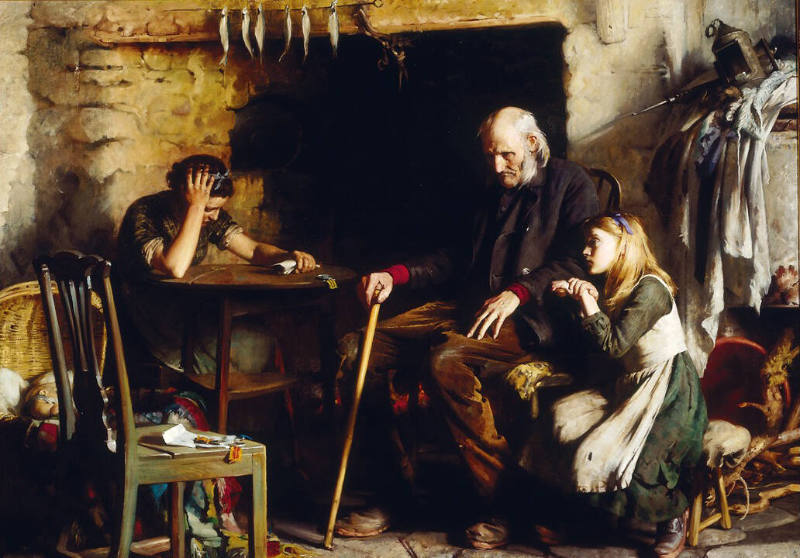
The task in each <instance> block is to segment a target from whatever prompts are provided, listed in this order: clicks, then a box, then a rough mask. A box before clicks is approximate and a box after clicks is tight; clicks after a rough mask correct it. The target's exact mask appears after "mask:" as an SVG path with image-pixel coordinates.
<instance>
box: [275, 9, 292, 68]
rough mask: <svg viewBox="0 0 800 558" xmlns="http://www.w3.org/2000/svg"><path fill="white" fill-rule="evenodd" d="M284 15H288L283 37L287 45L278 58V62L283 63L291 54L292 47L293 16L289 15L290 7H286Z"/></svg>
mask: <svg viewBox="0 0 800 558" xmlns="http://www.w3.org/2000/svg"><path fill="white" fill-rule="evenodd" d="M283 11H284V13H285V14H286V21H285V22H284V24H283V37H284V39H285V40H286V44H285V45H284V47H283V52H282V53H281V55H280V56H279V57H278V62H281V61H282V60H283V58H284V56H286V55H287V54H288V53H289V47H291V46H292V16H291V14H290V13H289V5H288V4H287V5H286V7H285V8H284V9H283Z"/></svg>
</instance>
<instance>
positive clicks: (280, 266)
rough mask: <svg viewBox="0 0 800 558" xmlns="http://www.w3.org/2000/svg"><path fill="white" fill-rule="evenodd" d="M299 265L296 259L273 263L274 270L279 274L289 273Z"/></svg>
mask: <svg viewBox="0 0 800 558" xmlns="http://www.w3.org/2000/svg"><path fill="white" fill-rule="evenodd" d="M296 267H297V262H296V261H295V260H283V261H282V262H278V263H276V264H272V267H271V268H270V269H272V271H274V272H275V273H277V274H278V275H289V274H290V273H291V272H292V271H294V270H295V268H296Z"/></svg>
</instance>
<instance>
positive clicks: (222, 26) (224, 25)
mask: <svg viewBox="0 0 800 558" xmlns="http://www.w3.org/2000/svg"><path fill="white" fill-rule="evenodd" d="M219 42H220V43H222V52H223V55H222V58H221V59H220V61H219V65H220V66H225V65H227V64H228V49H229V48H230V41H229V40H228V8H222V17H220V18H219Z"/></svg>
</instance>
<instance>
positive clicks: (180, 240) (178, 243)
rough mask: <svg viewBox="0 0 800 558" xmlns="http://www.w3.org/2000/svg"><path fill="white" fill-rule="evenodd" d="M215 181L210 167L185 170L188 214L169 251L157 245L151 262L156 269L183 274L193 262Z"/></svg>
mask: <svg viewBox="0 0 800 558" xmlns="http://www.w3.org/2000/svg"><path fill="white" fill-rule="evenodd" d="M213 183H214V181H213V180H212V179H211V178H210V176H209V171H208V167H204V168H198V169H194V171H192V170H191V169H190V170H189V171H188V172H187V173H186V189H185V192H184V196H185V198H186V201H187V202H188V207H187V208H186V215H184V217H183V223H181V228H180V230H179V231H178V235H177V236H176V237H175V240H174V241H173V242H172V244H170V246H169V248H167V249H166V250H164V249H163V247H158V248H157V249H156V251H155V253H154V254H153V259H152V261H151V263H150V265H151V266H152V267H153V269H155V270H157V271H160V272H162V273H166V274H167V275H171V276H173V277H183V275H184V273H186V270H187V269H189V266H190V265H191V264H192V260H193V259H194V254H195V251H196V250H197V241H198V239H199V238H200V228H201V227H202V226H203V214H204V213H205V210H206V204H207V203H208V200H209V198H210V195H211V186H212V184H213Z"/></svg>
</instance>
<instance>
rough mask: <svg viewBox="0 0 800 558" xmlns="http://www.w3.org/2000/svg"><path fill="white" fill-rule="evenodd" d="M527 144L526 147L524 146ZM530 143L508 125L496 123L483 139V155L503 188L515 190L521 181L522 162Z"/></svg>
mask: <svg viewBox="0 0 800 558" xmlns="http://www.w3.org/2000/svg"><path fill="white" fill-rule="evenodd" d="M526 144H527V145H526ZM531 148H532V145H531V142H530V141H526V140H525V138H523V137H522V135H521V134H520V133H519V131H517V130H516V129H515V128H514V126H513V125H511V124H509V123H502V122H497V123H495V124H494V125H493V126H492V127H491V129H490V130H489V131H488V132H487V133H486V135H485V136H484V138H483V154H484V156H485V157H486V164H487V165H488V166H489V170H490V172H492V173H493V174H494V176H495V177H496V178H497V182H498V184H500V186H502V187H503V188H516V187H517V186H519V185H520V183H521V182H522V179H523V170H524V169H523V162H524V161H525V155H526V153H528V152H530V150H531Z"/></svg>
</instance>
